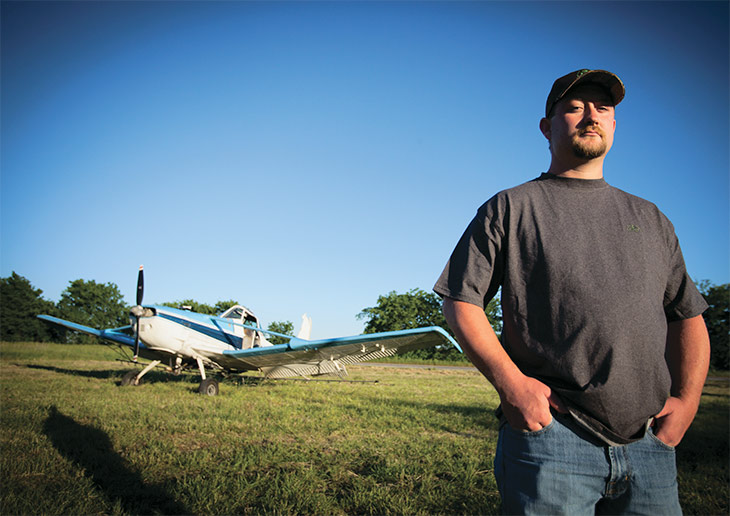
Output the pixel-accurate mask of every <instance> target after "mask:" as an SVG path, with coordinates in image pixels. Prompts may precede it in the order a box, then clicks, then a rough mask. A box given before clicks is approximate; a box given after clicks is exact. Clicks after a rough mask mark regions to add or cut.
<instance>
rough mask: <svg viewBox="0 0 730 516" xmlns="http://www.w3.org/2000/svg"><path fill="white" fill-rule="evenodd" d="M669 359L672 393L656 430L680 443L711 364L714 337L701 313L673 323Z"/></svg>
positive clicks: (661, 436) (669, 440) (671, 442)
mask: <svg viewBox="0 0 730 516" xmlns="http://www.w3.org/2000/svg"><path fill="white" fill-rule="evenodd" d="M666 359H667V364H668V365H669V374H670V375H671V376H672V392H671V396H670V398H669V399H668V400H667V402H666V403H665V404H664V408H663V409H662V410H661V412H659V414H657V415H656V417H655V421H654V433H655V435H656V436H657V437H658V438H659V439H661V440H662V441H663V442H665V443H667V444H668V445H670V446H676V445H677V444H679V442H680V441H681V440H682V437H684V434H685V432H687V429H688V428H689V426H690V425H691V424H692V420H693V419H694V417H695V414H696V413H697V409H698V408H699V406H700V397H701V396H702V387H703V386H704V385H705V380H706V379H707V370H708V368H709V366H710V337H709V336H708V334H707V327H706V326H705V320H704V319H703V317H702V316H701V315H698V316H697V317H692V318H691V319H684V320H681V321H675V322H671V323H669V327H668V330H667V351H666Z"/></svg>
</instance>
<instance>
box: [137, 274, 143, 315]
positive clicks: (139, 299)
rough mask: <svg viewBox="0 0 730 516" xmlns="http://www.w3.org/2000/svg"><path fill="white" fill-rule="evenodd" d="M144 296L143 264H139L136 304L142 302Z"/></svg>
mask: <svg viewBox="0 0 730 516" xmlns="http://www.w3.org/2000/svg"><path fill="white" fill-rule="evenodd" d="M143 296H144V265H140V266H139V275H137V304H138V305H141V304H142V297H143Z"/></svg>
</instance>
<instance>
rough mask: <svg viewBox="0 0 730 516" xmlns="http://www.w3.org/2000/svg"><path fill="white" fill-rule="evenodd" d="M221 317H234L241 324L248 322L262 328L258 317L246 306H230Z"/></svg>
mask: <svg viewBox="0 0 730 516" xmlns="http://www.w3.org/2000/svg"><path fill="white" fill-rule="evenodd" d="M220 317H222V318H223V319H234V320H235V321H236V322H240V323H241V324H248V325H250V326H256V327H257V328H260V327H261V325H260V324H259V320H258V317H256V316H255V315H254V314H253V312H251V310H249V309H248V308H246V307H245V306H241V305H235V306H232V307H230V308H229V309H228V310H226V311H225V312H223V313H222V314H221V315H220Z"/></svg>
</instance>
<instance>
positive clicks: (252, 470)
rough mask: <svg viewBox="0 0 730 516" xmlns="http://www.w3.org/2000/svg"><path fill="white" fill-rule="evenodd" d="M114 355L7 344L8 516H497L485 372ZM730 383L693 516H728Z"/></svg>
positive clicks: (689, 463)
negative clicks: (308, 376)
mask: <svg viewBox="0 0 730 516" xmlns="http://www.w3.org/2000/svg"><path fill="white" fill-rule="evenodd" d="M114 359H115V354H114V352H113V350H111V349H109V348H105V347H101V346H65V345H58V344H35V343H21V344H16V343H13V344H9V343H3V344H0V481H1V482H2V483H1V487H0V513H2V514H154V513H157V514H260V513H272V514H293V513H294V514H328V515H329V514H496V513H498V511H499V495H498V493H497V489H496V485H495V482H494V477H493V475H492V464H491V463H492V458H493V455H494V448H495V445H496V439H497V422H496V420H495V419H494V417H493V416H492V411H493V410H494V408H495V407H496V405H497V403H498V397H497V395H496V393H495V392H494V390H493V389H492V388H491V387H489V385H488V383H487V382H486V380H484V379H483V378H482V377H481V376H480V375H479V374H478V373H476V372H475V371H473V370H470V369H461V370H452V369H449V370H438V369H393V368H387V367H380V366H369V367H355V366H352V367H350V368H349V369H350V377H349V379H350V380H357V381H359V383H347V382H340V381H335V382H320V381H311V382H306V381H260V378H257V377H250V378H249V379H248V381H247V383H246V384H245V385H241V380H240V379H235V380H234V379H229V380H225V381H224V382H222V384H221V394H220V395H219V396H218V397H215V398H210V397H204V396H200V395H198V394H197V392H196V391H197V386H198V379H197V378H195V377H191V376H180V377H171V376H167V375H165V374H163V373H157V372H152V373H150V374H149V375H148V376H147V377H146V379H147V382H146V383H145V384H143V385H141V386H138V387H125V388H122V387H119V385H118V384H119V381H120V380H121V377H122V375H123V374H124V372H125V371H126V370H127V369H128V367H127V366H125V365H122V364H119V363H118V362H115V361H114ZM728 397H729V396H728V383H727V381H726V379H722V380H719V381H718V382H716V384H714V383H709V384H708V386H707V388H706V394H705V397H704V399H703V405H702V407H701V409H700V413H699V415H698V419H697V422H696V423H695V425H694V426H693V427H692V428H691V429H690V432H689V434H688V435H687V437H686V438H685V441H683V443H682V444H681V445H680V447H679V449H678V462H679V465H680V473H679V481H680V496H681V502H682V504H683V507H684V509H685V513H686V514H727V513H728Z"/></svg>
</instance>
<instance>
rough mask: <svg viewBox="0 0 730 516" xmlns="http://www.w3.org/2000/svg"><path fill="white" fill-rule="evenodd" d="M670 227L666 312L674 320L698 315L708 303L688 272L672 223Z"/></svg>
mask: <svg viewBox="0 0 730 516" xmlns="http://www.w3.org/2000/svg"><path fill="white" fill-rule="evenodd" d="M670 228H671V236H670V243H669V250H670V263H669V276H668V279H667V287H666V290H665V291H664V313H665V314H666V315H667V320H668V321H669V322H672V321H680V320H682V319H690V318H692V317H696V316H698V315H700V314H702V312H704V311H705V310H707V308H708V305H707V302H706V301H705V298H704V297H702V294H700V292H699V290H697V287H696V286H695V284H694V282H693V281H692V279H691V278H690V277H689V274H688V273H687V267H686V266H685V263H684V256H683V255H682V249H681V248H680V246H679V240H678V239H677V236H676V235H675V233H674V228H673V227H672V226H671V223H670Z"/></svg>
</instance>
